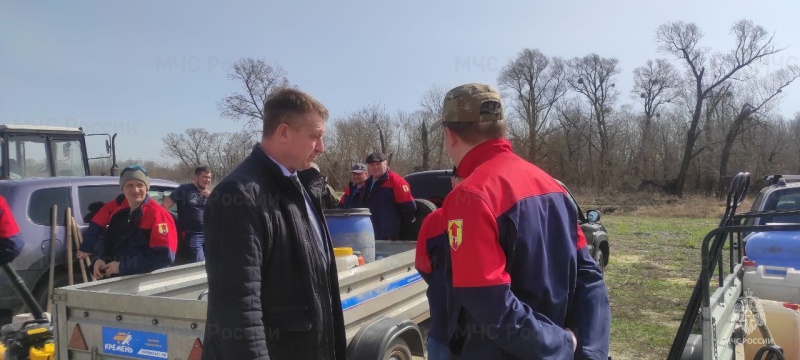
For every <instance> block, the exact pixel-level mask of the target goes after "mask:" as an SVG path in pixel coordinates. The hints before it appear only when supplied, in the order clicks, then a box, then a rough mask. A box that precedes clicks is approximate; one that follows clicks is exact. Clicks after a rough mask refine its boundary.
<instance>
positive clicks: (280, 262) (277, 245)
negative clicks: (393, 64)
mask: <svg viewBox="0 0 800 360" xmlns="http://www.w3.org/2000/svg"><path fill="white" fill-rule="evenodd" d="M327 117H328V110H327V109H326V108H325V106H324V105H322V104H321V103H319V102H318V101H317V100H315V99H314V98H313V97H311V96H309V95H307V94H305V93H303V92H300V91H298V90H296V89H290V88H286V89H281V90H277V91H275V92H274V93H273V94H271V95H270V96H269V97H268V98H267V100H266V101H265V102H264V117H263V121H264V127H263V131H264V132H263V135H262V140H261V143H260V144H257V145H256V146H255V147H254V148H253V152H252V153H251V154H250V156H248V157H247V158H246V159H245V160H244V161H243V162H242V163H241V164H239V166H238V167H237V168H236V169H235V170H234V171H233V172H232V173H231V174H230V175H228V176H227V177H226V178H225V179H223V180H222V181H221V182H220V183H219V185H217V187H216V188H215V189H214V191H213V192H212V193H211V196H210V197H209V199H208V202H207V203H206V208H205V214H204V232H205V238H206V272H207V273H208V286H209V289H208V290H209V292H208V318H207V324H206V330H205V340H204V342H203V359H232V360H233V359H236V360H239V359H242V360H251V359H272V360H282V359H314V360H318V359H325V360H344V359H345V356H346V346H347V344H346V338H345V332H344V318H343V314H342V304H341V299H340V297H339V283H338V278H337V273H336V262H335V261H334V255H333V247H332V244H331V240H330V234H329V232H328V227H327V225H326V222H325V217H324V216H323V214H322V210H321V209H322V206H321V194H322V189H323V187H324V186H325V185H324V183H323V182H322V177H321V176H320V174H319V172H318V171H317V170H315V169H313V168H311V162H312V161H314V158H315V157H316V156H318V155H319V154H321V153H322V152H323V151H324V146H323V143H322V137H323V135H324V133H325V121H326V120H327Z"/></svg>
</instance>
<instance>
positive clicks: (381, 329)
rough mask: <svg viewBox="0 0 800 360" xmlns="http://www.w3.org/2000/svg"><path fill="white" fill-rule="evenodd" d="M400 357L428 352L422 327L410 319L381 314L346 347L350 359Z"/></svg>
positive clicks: (371, 359)
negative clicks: (421, 331) (421, 332)
mask: <svg viewBox="0 0 800 360" xmlns="http://www.w3.org/2000/svg"><path fill="white" fill-rule="evenodd" d="M390 354H391V355H394V358H398V359H406V358H408V359H409V360H410V359H411V357H410V356H412V355H413V356H425V355H424V354H425V350H424V349H423V345H422V335H421V334H420V331H419V327H417V324H415V323H414V322H413V321H411V320H398V319H395V318H391V317H386V316H384V317H381V318H379V319H378V320H375V321H374V322H372V323H370V324H367V325H365V326H363V327H362V328H361V330H359V331H358V333H356V335H355V336H354V337H353V339H352V340H351V341H350V344H349V345H348V347H347V359H348V360H375V359H387V358H388V356H387V355H390Z"/></svg>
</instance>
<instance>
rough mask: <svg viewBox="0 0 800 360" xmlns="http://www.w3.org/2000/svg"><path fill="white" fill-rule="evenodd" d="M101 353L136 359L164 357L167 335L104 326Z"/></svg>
mask: <svg viewBox="0 0 800 360" xmlns="http://www.w3.org/2000/svg"><path fill="white" fill-rule="evenodd" d="M103 353H106V354H113V355H122V356H127V357H132V358H138V359H166V358H167V335H166V334H159V333H154V332H147V331H136V330H128V329H120V328H112V327H105V326H104V327H103Z"/></svg>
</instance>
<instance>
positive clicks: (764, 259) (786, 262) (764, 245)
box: [744, 231, 800, 270]
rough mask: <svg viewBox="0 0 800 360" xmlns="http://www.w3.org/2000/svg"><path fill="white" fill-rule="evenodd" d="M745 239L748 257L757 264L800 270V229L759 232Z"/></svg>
mask: <svg viewBox="0 0 800 360" xmlns="http://www.w3.org/2000/svg"><path fill="white" fill-rule="evenodd" d="M745 241H746V243H745V246H744V249H745V252H746V253H747V258H748V259H749V260H753V261H755V262H756V265H770V266H779V267H790V268H795V269H798V270H800V231H770V232H758V233H753V234H750V235H748V236H747V238H745Z"/></svg>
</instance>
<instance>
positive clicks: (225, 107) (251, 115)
mask: <svg viewBox="0 0 800 360" xmlns="http://www.w3.org/2000/svg"><path fill="white" fill-rule="evenodd" d="M228 79H230V80H234V81H236V82H239V83H240V85H241V86H242V89H241V90H240V92H235V93H233V94H230V95H228V96H225V98H223V99H222V101H220V102H219V103H218V104H217V107H218V109H219V112H220V115H221V116H222V117H225V118H230V119H233V120H237V121H238V120H244V121H245V128H250V129H258V128H260V124H261V119H262V118H263V116H264V110H263V109H264V101H265V100H266V99H267V96H268V95H269V94H270V93H271V92H272V91H273V90H275V89H278V88H282V87H287V86H289V80H288V79H287V78H286V72H285V71H284V70H283V68H281V67H280V66H278V65H275V66H273V65H269V64H267V62H266V61H264V60H261V59H253V58H244V59H241V60H239V61H237V62H236V63H235V64H234V65H233V72H232V73H230V74H228Z"/></svg>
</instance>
